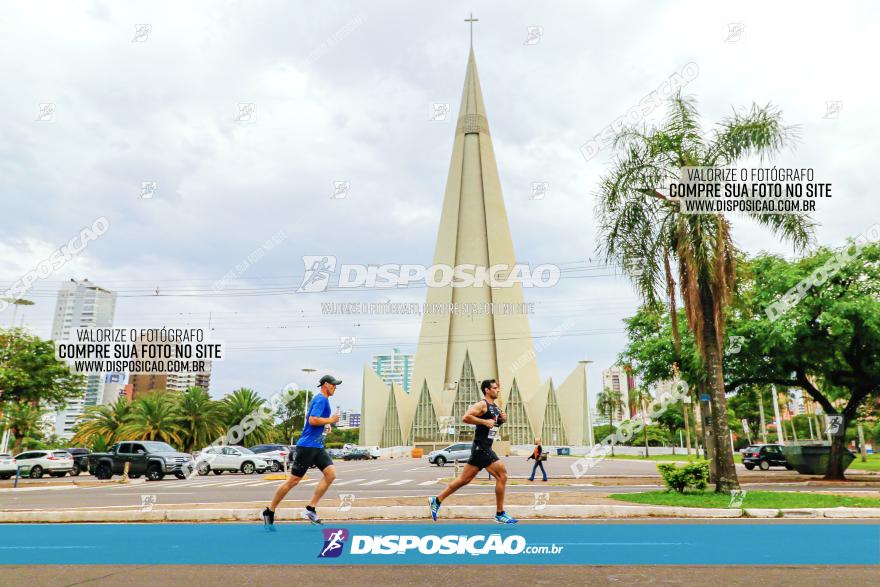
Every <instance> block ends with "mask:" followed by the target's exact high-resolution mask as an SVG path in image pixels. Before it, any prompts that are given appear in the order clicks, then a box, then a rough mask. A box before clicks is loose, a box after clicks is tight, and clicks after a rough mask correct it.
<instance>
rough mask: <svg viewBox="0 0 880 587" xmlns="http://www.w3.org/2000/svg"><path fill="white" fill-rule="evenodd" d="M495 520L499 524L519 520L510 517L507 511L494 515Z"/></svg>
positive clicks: (514, 522) (513, 522)
mask: <svg viewBox="0 0 880 587" xmlns="http://www.w3.org/2000/svg"><path fill="white" fill-rule="evenodd" d="M495 521H496V522H498V523H499V524H516V523H517V522H519V520H517V519H516V518H511V517H510V515H508V513H507V512H501V513H500V514H496V515H495Z"/></svg>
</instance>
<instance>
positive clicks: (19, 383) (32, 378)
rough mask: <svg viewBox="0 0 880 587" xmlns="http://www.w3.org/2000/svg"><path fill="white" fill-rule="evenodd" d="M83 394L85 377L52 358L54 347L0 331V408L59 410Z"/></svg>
mask: <svg viewBox="0 0 880 587" xmlns="http://www.w3.org/2000/svg"><path fill="white" fill-rule="evenodd" d="M84 391H85V376H83V375H81V374H78V373H73V372H71V370H70V367H69V366H68V364H67V363H65V362H63V361H59V360H57V359H56V358H55V343H54V342H53V341H51V340H43V339H41V338H39V337H37V336H35V335H33V334H30V333H29V332H28V331H26V330H23V329H20V328H13V329H11V330H3V329H0V408H2V407H3V406H4V405H9V404H11V403H29V404H32V405H37V404H42V405H43V406H45V407H47V408H63V407H64V406H65V405H67V403H68V401H69V400H71V399H74V398H76V397H79V396H81V395H82V394H83V393H84Z"/></svg>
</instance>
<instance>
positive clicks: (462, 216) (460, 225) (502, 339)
mask: <svg viewBox="0 0 880 587" xmlns="http://www.w3.org/2000/svg"><path fill="white" fill-rule="evenodd" d="M433 265H435V266H436V265H440V266H446V267H462V266H464V267H472V268H479V269H481V270H488V269H489V268H490V267H491V268H494V267H498V266H502V269H501V271H502V275H500V278H501V279H502V280H504V277H505V275H504V272H507V274H510V273H513V272H514V271H515V270H516V265H517V260H516V255H515V253H514V248H513V238H512V236H511V234H510V225H509V223H508V220H507V212H506V209H505V204H504V197H503V195H502V192H501V180H500V178H499V175H498V167H497V164H496V162H495V152H494V148H493V146H492V137H491V133H490V131H489V121H488V117H487V114H486V107H485V104H484V102H483V93H482V89H481V87H480V79H479V75H478V73H477V65H476V60H475V58H474V52H473V48H471V51H470V54H469V56H468V61H467V69H466V72H465V81H464V89H463V91H462V98H461V107H460V109H459V113H458V120H457V123H456V126H455V135H454V139H453V145H452V158H451V161H450V165H449V173H448V176H447V182H446V191H445V195H444V198H443V205H442V208H441V213H440V221H439V230H438V235H437V243H436V247H435V249H434V260H433ZM475 273H476V271H475ZM475 281H476V282H475V283H473V284H471V285H469V286H458V287H453V286H452V284H451V283H449V284H445V285H440V286H435V285H432V286H430V287H428V288H427V300H426V301H427V304H428V306H429V307H431V308H440V309H441V311H440V312H437V313H433V312H432V313H431V314H428V313H426V314H425V315H424V316H423V317H422V326H421V331H420V334H419V343H418V347H417V350H416V358H415V365H414V369H413V376H412V382H411V388H410V393H407V391H406V390H404V388H403V386H402V384H398V383H396V382H392V383H391V384H390V385H389V384H387V383H386V382H385V381H383V379H382V378H381V377H380V376H379V375H377V374H376V371H375V370H374V369H372V368H370V366H368V365H364V382H363V396H362V401H361V406H362V408H361V409H362V412H363V415H362V422H361V433H360V441H359V442H360V444H362V445H367V446H372V445H379V446H384V447H387V446H398V445H423V446H428V445H432V444H439V443H445V442H450V441H459V440H463V439H465V438H470V437H472V435H473V430H472V429H471V428H470V427H469V426H467V425H465V424H464V423H463V422H462V417H463V416H464V412H465V410H466V409H467V407H468V406H470V405H471V404H473V403H476V402H478V401H480V399H481V398H482V393H481V392H480V388H479V385H480V381H481V380H484V379H496V380H497V381H498V382H499V384H500V385H501V388H502V394H501V396H500V398H499V399H500V402H501V405H502V408H503V409H504V410H505V411H506V412H507V414H508V421H507V423H506V424H505V425H504V426H502V427H501V428H500V429H499V432H500V436H501V438H500V441H498V442H497V444H496V446H497V448H498V449H499V450H501V451H503V450H504V448H503V447H504V446H505V443H509V444H507V446H509V445H517V444H529V443H531V442H533V441H534V440H535V439H536V438H541V439H545V444H548V445H549V444H556V445H566V444H575V445H580V444H583V443H584V439H585V438H587V437H588V434H587V432H586V429H587V423H588V422H589V421H590V419H589V413H588V410H589V405H588V402H587V389H586V376H585V369H586V365H581V366H578V367H576V368H575V369H574V370H573V371H572V372H571V373H570V374H569V376H568V377H567V378H566V379H565V381H564V382H563V383H562V384H561V385H559V386H558V387H557V386H555V385H554V383H553V380H552V379H548V380H547V381H545V382H544V383H541V380H540V378H539V375H538V366H537V362H536V361H535V358H536V354H535V347H534V344H533V339H532V336H531V328H530V326H529V320H528V315H527V313H525V312H517V311H509V312H504V311H502V312H498V311H495V308H517V307H523V306H524V304H523V301H524V298H523V288H522V284H521V282H517V281H516V280H511V281H512V283H509V284H507V285H505V286H502V287H491V286H490V284H488V283H486V282H485V280H475ZM508 285H509V286H508ZM456 307H457V308H461V307H472V308H477V307H479V308H483V309H484V310H486V309H489V308H491V309H492V311H481V312H476V313H471V314H467V315H466V314H464V313H460V312H456V311H454V310H452V311H449V312H444V311H442V308H456Z"/></svg>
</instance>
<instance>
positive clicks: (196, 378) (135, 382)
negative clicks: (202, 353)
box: [129, 330, 211, 399]
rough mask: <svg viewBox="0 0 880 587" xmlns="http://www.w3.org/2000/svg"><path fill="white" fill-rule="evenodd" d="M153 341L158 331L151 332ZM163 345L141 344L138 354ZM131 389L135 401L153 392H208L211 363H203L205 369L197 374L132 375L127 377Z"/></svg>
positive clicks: (142, 354) (143, 353) (156, 338)
mask: <svg viewBox="0 0 880 587" xmlns="http://www.w3.org/2000/svg"><path fill="white" fill-rule="evenodd" d="M153 334H154V335H155V338H154V339H155V340H158V335H159V331H158V330H153ZM159 344H165V343H155V342H141V343H140V345H139V347H138V348H139V351H138V354H139V355H140V356H144V355H145V350H144V349H145V348H146V347H149V346H151V345H152V346H156V345H159ZM129 381H130V383H131V389H132V397H133V398H134V399H137V398H138V397H141V396H142V395H144V394H146V393H151V392H154V391H164V390H166V389H167V390H169V391H186V390H187V389H189V388H190V387H201V388H202V389H204V390H205V391H210V387H211V361H205V368H204V370H202V371H199V372H179V373H153V372H150V373H132V374H131V376H130V377H129Z"/></svg>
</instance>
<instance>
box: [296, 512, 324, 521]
mask: <svg viewBox="0 0 880 587" xmlns="http://www.w3.org/2000/svg"><path fill="white" fill-rule="evenodd" d="M300 517H301V518H302V519H303V520H308V521H309V522H311V523H312V524H319V525H320V524H323V523H324V522H322V521H321V518H319V517H318V514H317V512H310V511H309V510H303V511H302V512H301V513H300Z"/></svg>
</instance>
